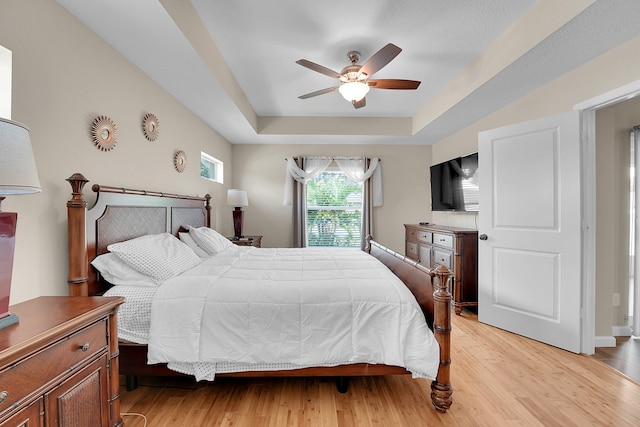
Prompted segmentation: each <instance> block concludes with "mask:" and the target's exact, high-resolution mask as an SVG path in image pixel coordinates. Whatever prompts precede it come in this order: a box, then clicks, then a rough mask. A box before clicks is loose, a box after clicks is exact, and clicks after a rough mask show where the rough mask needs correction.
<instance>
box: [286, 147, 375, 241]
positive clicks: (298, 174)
mask: <svg viewBox="0 0 640 427" xmlns="http://www.w3.org/2000/svg"><path fill="white" fill-rule="evenodd" d="M286 160H287V171H286V174H285V175H286V176H285V184H284V198H283V204H284V205H293V246H294V247H305V246H306V245H307V243H306V238H305V236H306V195H305V189H306V184H307V182H309V181H310V180H312V179H313V178H315V177H317V176H318V175H320V174H321V173H322V172H323V171H324V170H325V169H327V168H328V167H329V165H330V164H331V162H333V161H335V163H336V164H337V165H338V167H339V168H340V170H341V171H342V172H344V174H345V175H346V176H347V177H348V178H349V179H350V180H351V181H354V182H357V183H362V184H363V187H362V188H363V207H362V228H361V235H362V241H361V248H362V249H363V250H364V249H365V246H366V240H365V239H366V237H367V236H368V235H370V234H373V209H372V207H378V206H382V202H383V200H382V163H381V162H380V159H377V158H373V159H366V158H364V157H362V158H340V157H338V158H333V157H305V158H299V159H298V163H296V160H295V159H294V158H293V157H289V158H287V159H286ZM299 165H300V166H299ZM367 166H368V167H367ZM294 200H295V202H294Z"/></svg>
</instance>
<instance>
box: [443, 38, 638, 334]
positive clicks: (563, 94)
mask: <svg viewBox="0 0 640 427" xmlns="http://www.w3.org/2000/svg"><path fill="white" fill-rule="evenodd" d="M639 49H640V37H636V38H634V39H631V40H630V41H628V42H626V43H623V44H622V45H620V46H618V47H617V48H615V49H612V50H611V51H609V52H607V53H605V54H603V55H601V56H600V57H598V58H596V59H594V60H592V61H591V62H589V63H587V64H585V65H583V66H582V67H579V68H577V69H576V70H574V71H572V72H570V73H567V74H565V75H564V76H562V77H560V78H558V79H556V80H554V81H552V82H551V83H549V84H547V85H546V86H544V87H542V88H540V89H539V90H537V91H535V92H533V93H531V94H529V95H527V96H524V97H522V98H520V99H518V100H516V101H515V102H513V103H511V104H509V105H507V106H506V107H504V108H502V109H500V110H498V111H496V112H494V113H492V114H490V115H488V116H487V117H485V118H483V119H481V120H479V121H477V122H476V123H474V124H472V125H470V126H468V127H466V128H464V129H461V130H460V131H459V132H457V133H455V134H453V135H451V136H449V137H448V138H446V139H443V140H442V141H439V142H438V143H437V144H435V145H434V146H433V161H434V163H437V162H440V161H443V160H446V159H448V158H451V157H455V156H458V155H461V154H464V153H466V152H470V151H473V150H477V134H478V132H480V131H483V130H487V129H494V128H497V127H500V126H506V125H510V124H513V123H518V122H523V121H527V120H533V119H537V118H541V117H545V116H551V115H554V114H559V113H562V112H568V111H571V110H573V106H574V105H576V104H578V103H580V102H583V101H586V100H589V99H591V98H594V97H596V96H598V95H601V94H603V93H606V92H609V91H611V90H613V89H616V88H619V87H621V86H624V85H625V84H628V83H631V82H634V81H637V80H639V79H640V56H639V55H638V54H637V52H638V50H639ZM609 120H611V121H614V118H613V117H612V118H610V119H609ZM601 135H602V134H601V133H600V131H598V135H597V137H599V138H601ZM607 138H609V136H608V137H607ZM470 141H474V143H471V142H470ZM605 144H606V142H605ZM598 147H599V148H598V149H602V148H603V145H602V141H598ZM605 150H606V148H605ZM607 155H608V156H609V155H611V156H612V157H611V158H609V162H610V164H609V165H608V166H604V165H603V164H602V163H600V164H599V165H598V174H603V172H604V171H605V170H606V169H605V168H609V167H619V164H620V162H621V160H620V157H619V154H614V153H607ZM616 156H617V157H616ZM480 170H482V158H480ZM481 173H482V172H481ZM605 173H606V174H608V175H609V177H608V179H609V180H610V179H612V178H613V176H612V175H610V174H611V173H612V172H611V171H607V172H605ZM617 178H619V177H617ZM617 178H616V179H617ZM598 179H599V177H598ZM611 185H613V184H612V183H611V182H609V183H598V189H597V191H598V190H601V189H602V188H610V186H611ZM605 191H607V192H606V193H604V194H602V191H598V195H597V197H596V201H597V213H598V215H599V214H600V213H602V212H609V213H610V214H611V216H609V215H608V216H607V219H605V220H601V219H600V218H598V219H597V224H596V228H597V229H600V228H602V227H610V226H607V225H604V224H603V223H604V222H607V221H609V218H612V217H615V218H621V216H622V211H623V210H624V209H625V207H624V200H623V199H621V198H620V196H619V195H618V196H616V195H615V194H611V192H610V191H609V190H605ZM612 206H615V207H616V212H615V214H614V213H611V209H612ZM480 215H482V206H481V207H480ZM463 218H464V217H463ZM447 220H448V221H450V223H451V225H463V226H464V225H466V224H465V223H461V222H460V219H459V218H458V217H456V216H449V218H447ZM434 221H436V222H442V221H441V220H440V218H439V217H438V216H437V215H435V214H434ZM480 231H481V230H480ZM620 233H624V230H622V229H621V228H618V229H617V230H614V234H607V235H606V237H605V238H603V236H602V234H601V233H598V236H597V238H599V239H597V246H598V253H599V254H602V253H603V254H608V255H611V254H616V253H620V247H619V245H620V242H619V238H618V236H619V234H620ZM614 236H615V237H614ZM605 259H606V262H602V263H601V260H600V259H598V260H596V263H597V264H596V271H597V272H596V276H597V282H596V298H597V301H598V303H597V304H596V335H603V336H610V335H611V328H612V326H613V321H614V318H616V317H618V316H616V315H614V313H613V309H612V306H611V303H610V302H611V301H612V298H613V297H612V294H613V292H614V282H616V283H621V281H622V279H620V277H617V279H616V280H611V274H612V273H610V272H609V271H608V270H609V269H610V268H616V269H618V271H617V272H616V273H613V274H614V275H615V276H617V275H618V274H624V273H623V272H621V270H624V269H625V268H626V267H625V266H624V265H622V263H615V264H614V262H613V260H612V259H610V258H607V257H605ZM480 268H482V266H481V267H480ZM602 301H606V303H602ZM616 322H619V320H617V319H616Z"/></svg>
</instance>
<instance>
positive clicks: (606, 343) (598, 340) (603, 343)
mask: <svg viewBox="0 0 640 427" xmlns="http://www.w3.org/2000/svg"><path fill="white" fill-rule="evenodd" d="M593 342H594V347H615V346H616V338H615V337H614V336H608V337H607V336H602V337H595V339H594V340H593Z"/></svg>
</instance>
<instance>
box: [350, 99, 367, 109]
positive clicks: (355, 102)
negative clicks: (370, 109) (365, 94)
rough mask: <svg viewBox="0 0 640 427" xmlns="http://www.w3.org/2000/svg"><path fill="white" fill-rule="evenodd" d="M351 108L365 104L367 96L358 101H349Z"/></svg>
mask: <svg viewBox="0 0 640 427" xmlns="http://www.w3.org/2000/svg"><path fill="white" fill-rule="evenodd" d="M351 103H352V104H353V108H355V109H358V108H362V107H364V106H365V105H367V98H362V99H361V100H360V101H351Z"/></svg>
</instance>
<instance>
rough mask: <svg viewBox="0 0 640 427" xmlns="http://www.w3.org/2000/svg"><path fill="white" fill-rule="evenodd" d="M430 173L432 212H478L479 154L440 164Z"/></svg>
mask: <svg viewBox="0 0 640 427" xmlns="http://www.w3.org/2000/svg"><path fill="white" fill-rule="evenodd" d="M430 172H431V210H432V211H459V212H477V211H478V201H479V190H478V153H473V154H469V155H468V156H464V157H457V158H455V159H451V160H449V161H447V162H442V163H438V164H436V165H433V166H431V168H430Z"/></svg>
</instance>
